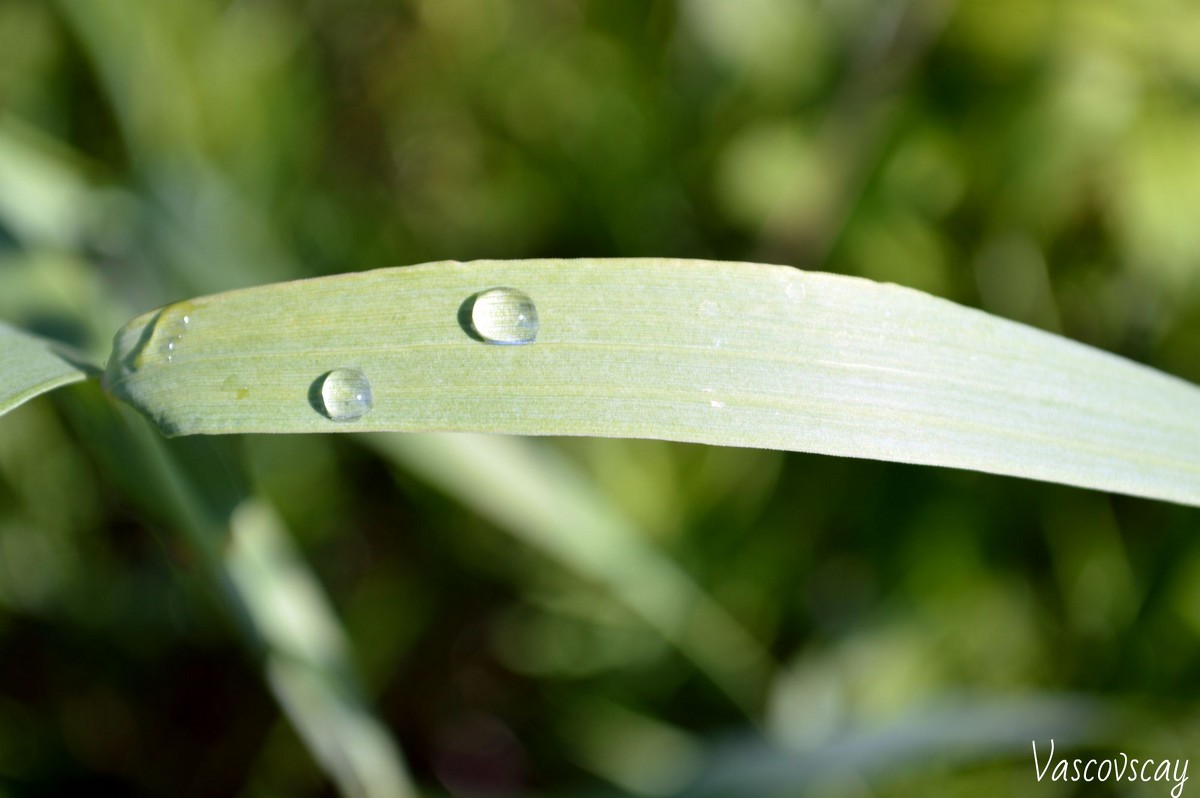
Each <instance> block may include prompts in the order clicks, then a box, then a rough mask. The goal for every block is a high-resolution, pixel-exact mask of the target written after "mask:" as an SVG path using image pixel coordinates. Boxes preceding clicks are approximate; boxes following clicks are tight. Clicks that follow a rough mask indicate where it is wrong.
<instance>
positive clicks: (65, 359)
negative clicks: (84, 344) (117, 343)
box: [0, 322, 100, 415]
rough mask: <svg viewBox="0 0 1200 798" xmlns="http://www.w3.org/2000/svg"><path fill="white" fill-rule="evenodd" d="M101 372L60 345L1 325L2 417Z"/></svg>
mask: <svg viewBox="0 0 1200 798" xmlns="http://www.w3.org/2000/svg"><path fill="white" fill-rule="evenodd" d="M99 371H100V370H99V369H98V368H95V367H92V366H88V365H87V364H86V363H85V362H84V361H83V359H82V357H80V356H76V355H75V354H73V353H71V352H69V351H68V350H66V349H65V348H64V347H62V346H60V345H58V344H55V343H52V342H50V341H47V340H44V339H42V338H37V337H35V336H32V335H29V334H27V333H23V332H21V331H20V330H18V329H15V328H13V327H10V326H8V325H7V324H5V323H4V322H0V415H3V414H4V413H7V412H8V411H9V410H12V409H13V408H15V407H18V406H20V405H22V404H24V403H25V402H28V401H29V400H30V399H32V398H34V397H35V396H40V395H41V394H44V393H46V392H47V391H52V390H54V389H55V388H58V387H61V386H63V385H70V384H71V383H73V382H79V381H80V380H84V379H87V378H88V377H89V376H91V375H93V374H98V373H99Z"/></svg>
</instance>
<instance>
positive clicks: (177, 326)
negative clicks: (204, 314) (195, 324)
mask: <svg viewBox="0 0 1200 798" xmlns="http://www.w3.org/2000/svg"><path fill="white" fill-rule="evenodd" d="M179 304H180V305H182V304H183V303H179ZM191 321H192V317H191V316H190V315H189V314H187V313H183V314H180V315H177V316H175V317H174V318H171V319H168V320H166V321H165V322H164V323H163V335H164V336H165V338H166V344H165V346H163V349H164V350H165V351H166V354H167V362H168V363H171V362H172V361H174V360H175V356H176V355H177V354H179V344H180V342H182V341H183V334H184V333H185V332H187V328H188V325H189V324H190V323H191Z"/></svg>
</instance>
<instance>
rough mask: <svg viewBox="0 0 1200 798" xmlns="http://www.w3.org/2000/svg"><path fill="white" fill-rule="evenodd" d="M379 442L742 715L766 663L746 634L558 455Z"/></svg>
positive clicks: (424, 441) (456, 438)
mask: <svg viewBox="0 0 1200 798" xmlns="http://www.w3.org/2000/svg"><path fill="white" fill-rule="evenodd" d="M371 442H372V444H373V445H374V447H375V448H376V449H378V450H379V451H381V452H383V453H384V454H385V455H386V456H388V457H389V458H391V459H392V460H395V461H397V462H399V463H401V464H402V465H404V467H405V468H406V469H408V470H409V471H411V472H413V473H415V474H417V475H419V476H421V477H423V478H424V479H426V480H428V481H429V482H430V483H432V484H434V485H436V486H437V487H438V488H440V489H441V490H443V491H445V492H446V493H448V494H450V495H451V496H453V497H454V498H456V499H457V500H458V501H460V502H462V503H463V504H465V505H466V506H468V507H470V508H471V509H473V510H474V511H475V512H477V513H479V514H480V515H481V516H483V517H485V518H488V519H490V520H491V521H492V522H494V523H496V524H497V525H499V526H501V527H503V528H505V529H507V530H509V531H511V532H512V533H513V534H515V535H516V536H517V537H519V538H521V539H522V540H524V541H525V542H526V543H528V544H529V545H530V546H532V547H533V548H535V549H537V550H538V551H540V552H542V553H543V554H545V555H546V556H548V557H550V558H552V559H554V560H556V561H557V562H559V563H561V564H563V565H565V566H566V567H567V568H569V569H571V570H572V571H574V572H576V573H578V574H581V575H583V576H584V577H585V578H587V579H591V580H594V581H595V582H597V583H599V584H601V585H603V586H604V587H605V588H607V589H608V590H609V591H610V592H611V593H612V595H613V596H614V597H616V599H617V600H618V601H620V602H622V603H623V604H625V606H626V607H628V608H629V609H631V610H633V611H634V612H635V613H637V614H638V615H640V616H641V617H642V618H644V619H645V620H646V621H647V622H648V623H649V624H650V626H652V627H653V628H654V629H656V630H657V631H658V632H659V633H660V634H661V635H662V636H663V637H664V638H665V639H666V640H668V641H670V642H671V643H672V644H674V645H675V646H676V647H678V648H679V650H680V651H681V652H683V653H684V654H685V655H686V656H687V657H689V658H690V659H691V660H692V661H693V662H694V663H695V664H696V666H697V667H698V668H699V669H700V670H701V671H703V672H704V673H705V674H707V675H708V677H709V678H711V679H712V680H713V682H714V683H715V684H717V686H719V687H720V688H721V689H723V690H724V691H725V692H726V694H727V695H729V696H730V698H732V699H733V700H734V701H735V702H736V703H737V704H738V705H739V706H740V707H741V708H742V709H744V710H745V711H746V712H747V714H748V715H750V716H752V717H753V716H754V715H755V714H757V709H756V707H757V705H758V702H759V701H760V699H761V693H762V690H763V687H764V684H765V680H766V678H767V675H768V673H769V671H770V670H771V667H772V663H771V660H770V656H769V654H767V652H766V651H765V650H764V649H763V648H762V646H761V645H760V644H759V643H758V641H756V640H755V639H754V638H753V636H752V635H750V633H749V632H747V631H746V630H745V629H744V628H743V627H742V626H741V625H739V624H738V622H737V621H736V620H735V619H733V618H732V617H730V615H729V614H728V613H726V612H725V610H724V609H722V608H721V606H720V605H718V604H717V603H716V602H715V601H713V599H712V598H711V597H709V596H708V595H707V594H706V593H705V592H704V591H703V589H702V588H701V587H700V586H699V585H697V584H696V583H695V582H694V581H693V580H692V579H691V577H689V576H688V575H687V573H686V572H684V571H683V570H682V569H680V568H679V566H677V565H676V564H675V563H674V562H673V561H672V560H671V559H670V558H669V557H667V556H666V555H664V554H662V553H660V552H659V551H657V550H656V549H655V548H654V547H653V546H651V545H649V544H648V543H647V542H645V541H644V540H643V539H641V538H640V537H639V536H638V534H637V532H636V530H635V529H634V528H633V527H632V525H631V524H630V522H629V521H628V520H627V519H625V518H623V517H622V516H621V515H620V514H619V513H618V512H617V511H616V510H614V509H613V508H612V507H611V506H610V505H609V504H608V502H606V501H605V499H604V498H603V497H602V496H600V495H599V494H598V493H597V492H596V490H595V489H594V488H593V487H592V485H591V484H590V483H589V482H588V481H587V479H586V478H585V477H584V476H583V475H582V474H580V473H579V472H578V471H577V470H576V469H574V468H573V467H572V466H571V464H570V463H569V462H566V461H565V460H564V459H563V458H562V457H561V456H556V452H554V451H551V450H549V449H546V448H540V450H539V449H536V448H535V447H533V446H531V445H530V443H529V442H528V441H522V440H521V439H519V438H505V437H497V436H485V435H386V436H384V435H381V436H377V437H374V438H372V439H371Z"/></svg>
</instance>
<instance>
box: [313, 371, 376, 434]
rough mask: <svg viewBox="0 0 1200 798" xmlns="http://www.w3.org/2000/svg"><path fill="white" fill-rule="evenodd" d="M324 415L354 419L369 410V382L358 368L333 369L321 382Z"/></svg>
mask: <svg viewBox="0 0 1200 798" xmlns="http://www.w3.org/2000/svg"><path fill="white" fill-rule="evenodd" d="M321 402H322V404H324V405H325V415H327V416H329V417H330V418H331V419H333V420H334V421H354V420H356V419H360V418H362V417H363V416H365V415H366V414H367V413H370V412H371V408H372V407H373V406H374V404H373V402H372V399H371V383H370V382H368V380H367V375H366V374H363V373H362V372H361V371H359V370H358V369H346V368H343V369H334V370H333V371H331V372H329V373H328V374H326V375H325V380H324V382H322V383H321Z"/></svg>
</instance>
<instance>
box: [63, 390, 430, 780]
mask: <svg viewBox="0 0 1200 798" xmlns="http://www.w3.org/2000/svg"><path fill="white" fill-rule="evenodd" d="M87 387H92V386H87ZM64 404H65V405H66V407H67V408H68V411H69V412H70V413H71V415H72V416H73V418H74V422H75V426H76V428H77V429H79V430H83V429H86V430H87V432H88V435H89V436H91V437H90V438H89V439H88V440H90V441H91V442H92V443H93V445H94V447H95V449H94V454H95V455H96V456H97V458H98V460H99V461H100V463H101V465H102V466H103V467H104V469H105V470H106V471H108V472H109V473H110V474H111V476H112V482H113V484H114V485H116V486H118V489H119V491H120V493H122V494H123V495H124V497H125V498H126V500H128V501H130V502H131V503H132V504H133V505H134V506H136V507H138V508H139V509H140V510H141V511H142V513H143V514H144V515H145V516H146V517H147V518H155V519H158V520H159V521H160V522H165V523H166V524H167V525H168V526H169V527H170V528H172V529H173V530H174V531H175V532H178V533H180V534H181V537H182V539H183V540H184V541H185V542H186V543H187V544H188V545H187V548H186V550H187V551H188V553H189V554H190V555H192V556H193V557H194V558H195V560H196V562H198V563H199V564H200V565H201V566H202V568H203V569H204V570H205V571H207V575H208V577H209V581H208V584H211V585H216V586H219V587H220V590H219V591H216V592H218V593H219V596H216V597H215V598H219V599H220V600H221V602H222V603H223V605H224V608H225V610H226V611H227V612H228V613H229V615H230V616H231V618H232V619H233V620H234V621H235V622H236V623H237V626H238V630H239V631H240V632H241V633H242V635H243V639H244V641H245V643H246V644H247V646H248V648H250V649H251V650H252V652H253V654H254V655H255V656H256V657H257V658H258V659H259V661H260V666H261V668H262V671H263V676H264V679H265V681H266V682H267V684H268V685H269V686H270V688H271V691H272V693H273V694H274V696H275V698H276V700H277V701H278V702H279V704H280V706H281V707H282V708H283V710H284V713H285V714H286V716H287V719H288V721H290V722H291V724H292V726H293V728H294V729H295V731H296V733H297V735H298V736H299V737H300V738H301V740H303V741H304V743H305V745H306V746H307V747H308V750H309V751H310V752H311V753H312V756H313V759H314V760H315V761H316V763H317V764H318V766H319V767H320V769H321V771H322V772H323V773H324V774H325V775H326V776H327V777H328V778H329V780H330V781H331V782H332V783H333V784H334V785H336V787H337V789H338V792H339V794H341V795H344V796H354V797H356V798H357V797H359V796H362V797H365V798H407V797H408V796H411V795H414V794H415V789H414V788H413V786H412V785H411V783H410V782H409V779H408V775H407V770H406V768H405V764H404V758H403V756H402V754H401V753H400V751H399V750H398V747H397V745H396V743H395V741H394V740H393V738H392V737H391V735H390V734H389V732H388V731H387V728H386V727H385V726H384V725H383V723H382V722H381V721H380V720H379V719H378V717H377V716H376V715H375V714H374V712H373V711H372V709H371V707H370V705H369V702H368V700H367V699H366V697H365V696H364V694H363V690H362V688H361V685H360V681H359V678H358V676H357V673H356V669H355V668H354V666H353V661H352V651H351V650H350V643H349V640H348V638H347V636H346V633H345V631H344V630H343V628H342V625H341V623H340V621H339V620H338V617H337V614H336V613H335V611H334V609H333V607H332V606H331V604H330V602H329V599H328V598H327V597H326V595H325V593H324V591H323V590H322V588H321V584H320V582H319V580H318V579H317V577H316V575H315V574H313V572H312V571H311V569H309V567H308V565H307V563H306V562H305V561H304V558H303V556H302V555H301V553H300V552H299V551H298V550H297V548H296V545H295V543H294V542H293V540H292V537H291V534H290V532H289V530H288V529H287V528H286V527H285V526H284V524H283V522H282V520H281V519H280V518H279V515H278V513H277V512H276V511H275V509H274V508H273V507H272V506H271V505H270V504H268V503H267V502H266V501H264V500H262V499H260V498H257V497H255V496H254V495H252V494H250V493H249V492H248V488H247V486H246V484H245V478H244V474H241V473H240V471H239V469H238V468H237V459H236V458H235V457H233V456H231V455H232V454H233V450H232V447H231V446H226V445H222V444H225V443H227V444H230V445H232V444H235V443H236V441H232V440H229V441H216V440H213V439H205V438H193V439H185V440H178V441H166V440H163V439H162V437H160V436H158V435H155V434H154V432H153V430H152V429H151V427H150V426H149V425H148V424H146V423H145V422H144V421H143V420H142V419H140V418H138V417H137V416H136V415H135V414H134V413H133V412H132V411H131V410H129V408H127V407H125V406H123V405H120V404H116V403H113V402H111V401H108V400H107V397H104V396H103V395H102V394H101V393H100V392H99V391H98V390H95V391H91V392H86V391H78V392H75V395H74V396H71V397H69V400H68V401H67V402H65V403H64Z"/></svg>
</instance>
